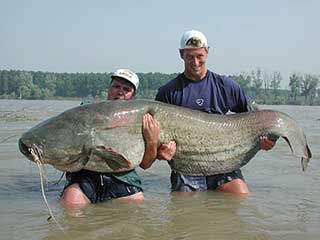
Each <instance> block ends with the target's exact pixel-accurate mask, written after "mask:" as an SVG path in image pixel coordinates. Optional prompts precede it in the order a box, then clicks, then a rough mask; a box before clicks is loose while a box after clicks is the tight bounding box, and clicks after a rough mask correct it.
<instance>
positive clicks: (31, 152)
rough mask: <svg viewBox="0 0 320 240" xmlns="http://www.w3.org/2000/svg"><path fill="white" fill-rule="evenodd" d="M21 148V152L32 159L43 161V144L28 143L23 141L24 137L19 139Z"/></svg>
mask: <svg viewBox="0 0 320 240" xmlns="http://www.w3.org/2000/svg"><path fill="white" fill-rule="evenodd" d="M19 149H20V152H21V153H22V154H23V155H25V156H26V157H27V158H28V159H30V160H31V161H34V162H36V161H41V158H42V154H43V150H42V148H41V146H38V145H36V144H31V145H27V144H25V143H24V142H23V141H22V139H19Z"/></svg>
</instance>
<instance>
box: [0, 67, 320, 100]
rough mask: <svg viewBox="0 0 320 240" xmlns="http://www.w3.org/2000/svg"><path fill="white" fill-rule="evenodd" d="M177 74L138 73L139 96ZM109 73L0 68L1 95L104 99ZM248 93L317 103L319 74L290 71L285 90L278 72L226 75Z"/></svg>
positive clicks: (146, 95)
mask: <svg viewBox="0 0 320 240" xmlns="http://www.w3.org/2000/svg"><path fill="white" fill-rule="evenodd" d="M177 74H178V73H171V74H166V73H159V72H154V73H138V75H139V78H140V86H139V89H138V93H137V97H138V98H149V99H153V98H154V97H155V94H156V92H157V90H158V88H159V87H160V86H162V85H163V84H165V83H167V82H168V81H169V80H170V79H172V78H174V77H175V76H177ZM110 76H111V72H110V73H53V72H42V71H24V70H0V97H1V98H6V99H57V98H86V97H88V96H91V97H93V98H97V99H105V96H106V92H107V90H108V86H109V84H110V80H111V78H110ZM229 77H231V78H232V79H234V80H235V81H237V82H238V83H239V84H240V86H241V87H242V88H243V89H244V90H245V92H246V93H247V95H249V96H250V97H251V98H252V99H254V100H255V101H256V102H257V103H260V104H296V105H301V104H305V105H320V88H319V79H320V77H319V76H315V75H311V74H298V73H293V74H292V75H290V76H289V86H288V89H281V88H280V86H281V83H282V81H283V80H284V79H283V77H282V76H281V74H280V72H277V71H275V72H272V73H267V72H265V71H262V70H261V69H259V68H258V69H256V70H253V71H252V72H251V73H241V74H239V75H231V76H229Z"/></svg>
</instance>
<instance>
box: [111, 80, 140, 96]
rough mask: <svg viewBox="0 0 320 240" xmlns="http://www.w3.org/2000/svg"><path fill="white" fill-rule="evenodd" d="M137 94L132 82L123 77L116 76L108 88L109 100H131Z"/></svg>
mask: <svg viewBox="0 0 320 240" xmlns="http://www.w3.org/2000/svg"><path fill="white" fill-rule="evenodd" d="M134 96H135V90H134V87H133V85H132V84H131V83H129V82H128V81H127V80H124V79H122V78H118V77H114V78H112V82H111V84H110V87H109V90H108V100H117V99H122V100H130V99H133V98H134Z"/></svg>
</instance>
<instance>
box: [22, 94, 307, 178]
mask: <svg viewBox="0 0 320 240" xmlns="http://www.w3.org/2000/svg"><path fill="white" fill-rule="evenodd" d="M145 113H150V114H151V115H152V116H154V117H155V119H157V121H159V123H160V126H161V129H160V135H159V142H158V145H159V146H160V144H162V143H168V142H169V141H171V140H174V141H175V142H176V144H177V150H176V154H175V156H174V159H173V160H171V161H170V166H171V168H172V169H173V170H175V171H177V172H180V173H182V174H187V175H193V176H207V175H213V174H219V173H226V172H230V171H233V170H235V169H238V168H241V167H242V166H244V165H245V164H247V163H248V162H249V161H250V160H251V159H252V158H253V157H254V156H255V154H256V153H257V152H258V151H259V150H260V140H259V137H260V136H262V135H263V136H268V137H270V138H278V137H282V138H284V139H285V140H286V142H287V143H288V145H289V147H290V149H291V151H292V153H293V155H295V156H297V157H300V158H301V164H302V169H303V170H305V169H306V167H307V164H308V162H309V159H310V158H311V152H310V150H309V147H308V145H307V141H306V137H305V134H304V132H303V130H302V129H301V128H300V127H299V126H298V125H297V123H296V122H295V121H294V120H293V119H292V118H290V117H289V116H288V115H286V114H284V113H281V112H278V111H272V110H259V111H253V112H246V113H238V114H231V115H217V114H208V113H205V112H201V111H196V110H191V109H187V108H183V107H179V106H174V105H170V104H166V103H162V102H157V101H153V100H131V101H121V100H117V101H105V102H100V103H93V104H88V105H83V106H79V107H75V108H72V109H70V110H67V111H65V112H63V113H61V114H60V115H58V116H56V117H53V118H50V119H48V120H46V121H44V122H42V123H40V124H38V125H36V126H35V127H33V128H31V129H30V130H29V131H27V132H26V133H24V134H23V135H22V137H21V139H20V140H19V148H20V151H21V152H22V153H23V154H24V155H26V157H27V158H29V159H30V160H32V161H40V162H41V163H43V164H50V165H52V166H54V167H55V168H57V169H59V170H62V171H69V172H76V171H79V170H81V169H87V170H91V171H97V172H122V171H128V170H130V169H133V168H135V167H137V166H139V164H140V162H141V160H142V158H143V154H144V148H145V143H144V140H143V135H142V117H143V114H145Z"/></svg>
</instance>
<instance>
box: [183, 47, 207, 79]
mask: <svg viewBox="0 0 320 240" xmlns="http://www.w3.org/2000/svg"><path fill="white" fill-rule="evenodd" d="M180 57H181V58H182V59H183V61H184V67H185V73H186V75H187V77H188V78H190V79H191V80H200V79H202V78H203V77H204V75H205V74H206V72H207V68H206V61H207V58H208V49H206V48H187V49H183V50H180Z"/></svg>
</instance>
